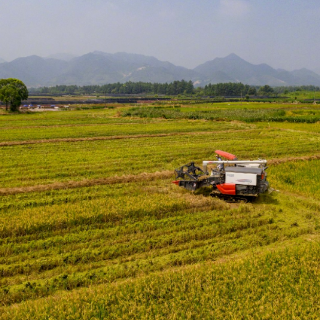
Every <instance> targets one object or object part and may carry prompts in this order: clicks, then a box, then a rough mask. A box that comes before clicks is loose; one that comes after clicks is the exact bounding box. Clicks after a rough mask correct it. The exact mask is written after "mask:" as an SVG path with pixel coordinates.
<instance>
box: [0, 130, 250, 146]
mask: <svg viewBox="0 0 320 320" xmlns="http://www.w3.org/2000/svg"><path fill="white" fill-rule="evenodd" d="M251 130H252V129H244V130H226V131H228V132H244V131H251ZM216 133H217V131H201V132H171V133H155V134H137V135H121V136H108V137H89V138H57V139H41V140H26V141H5V142H0V147H4V146H15V145H24V144H38V143H57V142H77V141H96V140H119V139H137V138H161V137H169V136H184V135H191V136H197V135H204V134H216Z"/></svg>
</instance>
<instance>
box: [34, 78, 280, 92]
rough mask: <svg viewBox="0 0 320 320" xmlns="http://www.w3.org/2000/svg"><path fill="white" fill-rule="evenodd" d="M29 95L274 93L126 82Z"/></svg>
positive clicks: (188, 83)
mask: <svg viewBox="0 0 320 320" xmlns="http://www.w3.org/2000/svg"><path fill="white" fill-rule="evenodd" d="M29 91H30V93H37V94H50V95H64V94H69V95H74V94H96V95H97V94H100V95H107V94H163V95H179V94H187V95H192V94H198V95H202V96H241V95H242V96H246V95H249V96H250V95H264V96H266V95H267V96H268V95H273V94H274V90H273V88H271V87H270V86H268V85H265V86H262V87H258V86H257V87H255V86H249V85H247V84H246V85H245V84H243V83H232V82H229V83H217V84H208V85H206V86H205V87H204V88H201V87H198V88H194V86H193V83H192V81H185V80H181V81H173V82H171V83H150V82H141V81H140V82H131V81H130V82H126V83H120V82H117V83H109V84H105V85H102V86H99V85H90V86H76V85H69V86H68V85H57V86H54V87H41V88H31V89H30V90H29Z"/></svg>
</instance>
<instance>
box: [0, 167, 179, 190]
mask: <svg viewBox="0 0 320 320" xmlns="http://www.w3.org/2000/svg"><path fill="white" fill-rule="evenodd" d="M170 177H171V178H172V177H173V171H161V172H154V173H141V174H137V175H133V174H129V175H124V176H121V177H118V176H116V177H109V178H101V179H90V180H88V179H86V180H81V181H67V182H56V183H52V184H47V185H41V184H40V185H36V186H29V187H22V188H1V189H0V195H10V194H17V193H26V192H41V191H48V190H57V189H71V188H82V187H91V186H96V185H106V184H116V183H129V182H139V181H152V180H158V179H168V178H170Z"/></svg>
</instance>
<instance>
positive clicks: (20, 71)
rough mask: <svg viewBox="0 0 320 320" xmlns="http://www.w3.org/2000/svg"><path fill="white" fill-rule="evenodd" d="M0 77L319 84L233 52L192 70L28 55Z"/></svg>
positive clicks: (145, 61) (91, 57)
mask: <svg viewBox="0 0 320 320" xmlns="http://www.w3.org/2000/svg"><path fill="white" fill-rule="evenodd" d="M1 61H2V60H1V59H0V78H18V79H21V80H22V81H23V82H24V83H25V84H26V85H27V86H28V87H39V86H53V85H58V84H66V85H93V84H100V85H101V84H106V83H115V82H127V81H133V82H137V81H143V82H159V83H165V82H172V81H174V80H186V81H189V80H191V81H193V83H194V84H195V85H196V86H204V85H206V84H208V83H212V84H214V83H221V82H242V83H244V84H249V85H265V84H268V85H270V86H289V85H316V86H320V75H318V74H317V73H315V72H313V71H311V70H307V69H300V70H294V71H286V70H283V69H274V68H272V67H270V66H268V65H267V64H259V65H254V64H251V63H249V62H247V61H245V60H243V59H241V58H240V57H238V56H237V55H235V54H230V55H228V56H227V57H225V58H215V59H213V60H211V61H207V62H205V63H203V64H201V65H199V66H197V67H196V68H194V69H187V68H184V67H179V66H175V65H174V64H172V63H170V62H165V61H160V60H158V59H156V58H155V57H149V56H144V55H140V54H128V53H115V54H110V53H104V52H99V51H94V52H91V53H88V54H85V55H82V56H80V57H74V56H72V55H69V54H57V55H52V56H50V57H47V58H41V57H39V56H35V55H34V56H29V57H25V58H18V59H15V60H13V61H11V62H4V61H2V63H1Z"/></svg>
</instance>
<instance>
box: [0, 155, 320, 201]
mask: <svg viewBox="0 0 320 320" xmlns="http://www.w3.org/2000/svg"><path fill="white" fill-rule="evenodd" d="M319 159H320V154H316V155H313V156H303V157H291V158H282V159H272V160H269V161H268V163H269V164H272V165H278V164H281V163H285V162H292V161H310V160H319ZM169 178H174V172H173V171H169V170H167V171H161V172H154V173H146V172H144V173H140V174H137V175H133V174H130V175H123V176H120V177H119V176H115V177H108V178H101V179H86V180H81V181H67V182H56V183H52V184H46V185H42V184H40V185H36V186H28V187H21V188H19V187H15V188H0V195H3V196H5V195H12V194H17V193H28V192H42V191H49V190H59V189H71V188H83V187H92V186H95V185H107V184H117V183H131V182H141V181H153V180H158V179H169Z"/></svg>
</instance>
